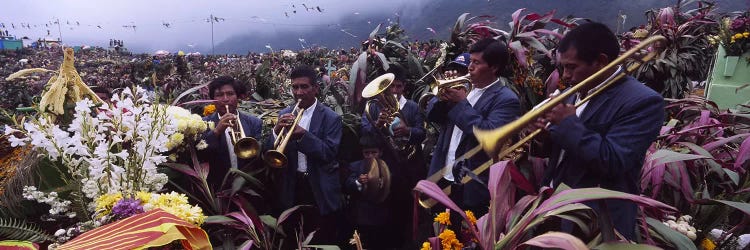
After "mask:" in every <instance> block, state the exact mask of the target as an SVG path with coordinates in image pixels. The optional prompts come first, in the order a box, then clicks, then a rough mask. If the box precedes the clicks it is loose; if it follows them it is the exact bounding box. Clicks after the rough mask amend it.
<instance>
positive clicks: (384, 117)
mask: <svg viewBox="0 0 750 250" xmlns="http://www.w3.org/2000/svg"><path fill="white" fill-rule="evenodd" d="M387 122H388V113H387V112H384V111H380V115H378V121H377V122H375V127H377V128H382V127H384V126H385V124H386V123H387Z"/></svg>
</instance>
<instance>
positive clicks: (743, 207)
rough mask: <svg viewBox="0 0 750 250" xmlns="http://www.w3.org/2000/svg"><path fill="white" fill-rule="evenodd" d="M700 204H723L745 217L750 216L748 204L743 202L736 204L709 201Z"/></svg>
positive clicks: (732, 202) (734, 202)
mask: <svg viewBox="0 0 750 250" xmlns="http://www.w3.org/2000/svg"><path fill="white" fill-rule="evenodd" d="M701 203H720V204H724V205H727V206H730V207H733V208H735V209H737V210H740V211H741V212H743V213H745V214H746V215H750V204H749V203H743V202H736V201H727V200H709V201H701Z"/></svg>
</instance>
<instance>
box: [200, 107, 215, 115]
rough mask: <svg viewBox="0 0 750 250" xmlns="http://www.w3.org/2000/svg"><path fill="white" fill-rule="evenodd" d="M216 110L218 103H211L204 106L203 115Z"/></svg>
mask: <svg viewBox="0 0 750 250" xmlns="http://www.w3.org/2000/svg"><path fill="white" fill-rule="evenodd" d="M214 112H216V105H213V104H209V105H206V106H205V107H203V116H209V115H212V114H214Z"/></svg>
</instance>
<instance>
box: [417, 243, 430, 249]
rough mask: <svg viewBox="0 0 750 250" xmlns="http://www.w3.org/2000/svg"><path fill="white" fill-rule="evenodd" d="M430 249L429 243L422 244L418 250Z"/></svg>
mask: <svg viewBox="0 0 750 250" xmlns="http://www.w3.org/2000/svg"><path fill="white" fill-rule="evenodd" d="M430 249H431V248H430V242H429V241H425V242H422V248H420V250H430Z"/></svg>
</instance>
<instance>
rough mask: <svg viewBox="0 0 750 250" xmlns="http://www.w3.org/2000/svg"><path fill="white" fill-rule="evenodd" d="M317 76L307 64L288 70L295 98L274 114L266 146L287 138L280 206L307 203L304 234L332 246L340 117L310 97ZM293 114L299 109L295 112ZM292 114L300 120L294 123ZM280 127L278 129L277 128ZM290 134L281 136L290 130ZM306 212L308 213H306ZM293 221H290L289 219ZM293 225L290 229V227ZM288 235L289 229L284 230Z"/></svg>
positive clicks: (316, 87)
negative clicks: (273, 122)
mask: <svg viewBox="0 0 750 250" xmlns="http://www.w3.org/2000/svg"><path fill="white" fill-rule="evenodd" d="M316 75H317V73H316V72H315V70H314V69H312V68H311V67H309V66H300V67H297V68H295V69H294V70H292V72H291V74H290V78H291V79H292V93H293V95H294V99H295V100H298V101H297V102H298V103H297V104H295V106H296V107H297V109H298V110H297V109H295V108H294V107H295V106H290V107H287V108H285V109H283V110H281V111H280V112H279V120H278V123H277V124H276V126H275V127H274V128H273V136H271V137H269V138H268V141H267V143H266V145H273V144H274V143H273V142H274V141H275V140H276V137H278V136H287V135H286V134H287V133H288V134H289V135H288V136H290V137H289V140H288V144H287V145H286V147H285V148H284V152H281V153H283V154H284V155H285V158H286V160H287V161H286V162H287V165H286V167H285V168H284V169H282V170H281V171H283V178H282V179H283V180H282V183H281V197H280V202H281V204H280V208H281V209H288V208H291V207H293V206H295V205H311V206H314V208H313V209H304V210H303V213H302V214H303V216H304V222H305V223H304V227H305V228H304V231H305V233H310V232H312V231H313V230H318V231H317V232H316V233H315V237H314V238H313V242H315V243H316V244H334V245H335V244H338V243H339V242H337V241H338V240H339V236H338V235H337V228H339V221H340V220H341V216H340V214H341V205H342V200H341V196H342V191H341V183H340V180H339V172H338V163H337V162H336V155H337V153H338V147H339V142H340V141H341V128H342V121H341V116H339V115H338V114H336V112H334V111H333V110H331V108H329V107H327V106H325V105H324V104H323V103H321V102H318V99H317V98H316V96H317V94H318V91H319V88H320V85H319V83H318V82H317V81H316V80H317V77H316ZM299 110H304V111H302V112H298V111H299ZM296 116H301V117H300V118H299V120H298V122H297V124H294V123H295V118H296ZM282 129H283V130H282ZM289 129H291V132H287V131H290V130H289ZM282 132H284V133H282ZM311 210H312V211H311ZM292 221H294V220H292ZM296 226H297V225H293V228H296ZM290 231H291V230H290Z"/></svg>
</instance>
